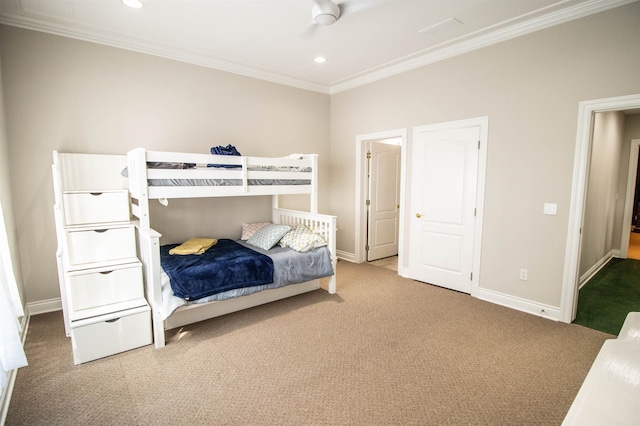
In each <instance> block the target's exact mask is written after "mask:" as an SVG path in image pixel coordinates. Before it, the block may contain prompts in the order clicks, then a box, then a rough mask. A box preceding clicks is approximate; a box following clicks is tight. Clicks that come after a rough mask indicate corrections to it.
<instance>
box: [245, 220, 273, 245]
mask: <svg viewBox="0 0 640 426" xmlns="http://www.w3.org/2000/svg"><path fill="white" fill-rule="evenodd" d="M270 223H271V222H256V223H243V224H242V237H240V239H241V240H244V241H246V240H248V239H249V238H251V237H253V236H254V235H255V234H256V232H258V231H259V230H261V229H262V228H264V227H265V226H266V225H268V224H270Z"/></svg>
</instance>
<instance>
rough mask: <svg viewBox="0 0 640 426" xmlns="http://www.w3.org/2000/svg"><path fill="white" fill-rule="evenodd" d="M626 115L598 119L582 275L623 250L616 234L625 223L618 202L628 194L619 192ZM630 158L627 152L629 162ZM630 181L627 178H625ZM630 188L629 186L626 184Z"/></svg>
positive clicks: (611, 114) (600, 115)
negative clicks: (613, 252) (615, 251)
mask: <svg viewBox="0 0 640 426" xmlns="http://www.w3.org/2000/svg"><path fill="white" fill-rule="evenodd" d="M624 123H625V114H624V113H623V112H606V113H597V114H595V117H594V124H593V138H592V139H593V140H592V145H591V162H590V166H589V179H588V183H587V199H586V204H585V211H584V220H583V225H582V244H581V250H580V270H579V275H580V276H582V275H583V274H584V273H585V272H587V271H588V270H589V269H590V268H592V267H593V266H595V265H596V264H598V263H599V262H600V261H601V260H603V259H604V258H605V256H606V255H607V254H609V253H610V252H611V251H612V250H619V249H620V240H621V239H620V230H621V227H619V226H618V227H617V229H618V232H617V233H616V232H614V229H615V228H616V222H620V221H621V220H622V216H621V215H619V214H618V213H619V212H620V211H621V210H622V211H624V205H623V206H622V209H619V208H618V201H619V199H620V198H621V197H622V199H624V192H622V193H618V190H619V189H620V187H619V182H620V179H619V177H620V173H619V172H620V170H619V168H620V166H621V162H622V158H623V155H624V154H623V151H624V150H625V148H626V151H628V150H629V147H628V144H625V143H624V140H623V135H624V127H625V126H624ZM628 158H629V155H628V153H627V161H628ZM624 180H625V182H626V175H625V178H624ZM625 187H626V185H625Z"/></svg>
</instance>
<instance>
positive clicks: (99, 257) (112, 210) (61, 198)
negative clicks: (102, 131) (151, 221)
mask: <svg viewBox="0 0 640 426" xmlns="http://www.w3.org/2000/svg"><path fill="white" fill-rule="evenodd" d="M126 163H127V159H126V156H124V155H123V156H120V155H97V154H70V153H64V154H63V153H58V152H55V151H54V153H53V182H54V192H55V206H54V212H55V220H56V233H57V237H58V251H57V261H58V278H59V282H60V293H61V299H62V306H63V314H64V324H65V331H66V334H67V336H69V337H71V344H72V349H73V362H74V364H81V363H84V362H87V361H92V360H95V359H98V358H102V357H105V356H109V355H113V354H116V353H119V352H124V351H127V350H130V349H134V348H137V347H140V346H144V345H148V344H150V343H151V342H152V335H151V315H150V308H149V305H148V303H147V301H146V299H145V297H144V287H143V277H142V264H141V263H140V261H139V260H138V258H137V256H136V238H135V230H134V225H133V224H132V223H131V220H130V212H129V192H128V190H127V189H126V188H127V182H126V180H125V179H124V178H122V177H121V176H120V171H121V170H122V169H123V168H124V167H125V166H126Z"/></svg>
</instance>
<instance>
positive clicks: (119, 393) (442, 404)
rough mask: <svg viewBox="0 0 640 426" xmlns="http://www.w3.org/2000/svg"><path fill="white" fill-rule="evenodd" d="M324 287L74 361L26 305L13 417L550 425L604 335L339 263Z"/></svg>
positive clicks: (45, 320)
mask: <svg viewBox="0 0 640 426" xmlns="http://www.w3.org/2000/svg"><path fill="white" fill-rule="evenodd" d="M338 272H339V275H338V276H339V278H338V292H339V295H329V294H328V293H326V292H325V291H323V290H318V291H315V292H312V293H308V294H304V295H301V296H297V297H294V298H290V299H288V300H284V301H279V302H274V303H271V304H269V305H264V306H260V307H257V308H254V309H250V310H246V311H243V312H239V313H235V314H230V315H227V316H225V317H221V318H217V319H213V320H209V321H206V322H202V323H198V324H194V325H191V326H188V327H185V328H184V329H182V330H177V331H174V332H168V333H167V334H168V338H169V344H168V345H167V347H166V348H164V349H161V350H156V349H154V348H153V347H152V346H148V347H144V348H140V349H136V350H133V351H129V352H126V353H123V354H118V355H114V356H111V357H108V358H105V359H102V360H97V361H93V362H90V363H87V364H83V365H80V366H74V365H73V363H72V356H71V344H70V341H69V339H67V338H66V337H65V336H64V330H63V324H62V315H61V313H51V314H44V315H39V316H35V317H33V318H32V319H31V324H30V328H29V333H28V336H27V341H26V352H27V357H28V360H29V366H28V367H26V368H22V369H20V370H19V372H18V375H17V380H16V385H15V389H14V392H13V398H12V402H11V406H10V408H9V413H8V418H7V424H8V425H115V424H117V425H195V424H201V425H205V424H206V425H278V424H284V425H326V424H332V425H390V424H394V425H407V424H421V425H422V424H438V425H442V424H452V425H453V424H455V425H460V424H475V425H477V424H481V425H515V424H518V425H526V424H539V425H559V424H560V423H561V422H562V419H563V418H564V416H565V414H566V412H567V410H568V409H569V406H570V405H571V403H572V401H573V399H574V397H575V395H576V393H577V392H578V389H579V387H580V385H581V383H582V381H583V380H584V377H585V376H586V374H587V371H588V370H589V368H590V366H591V364H592V362H593V360H594V359H595V356H596V354H597V353H598V351H599V349H600V347H601V345H602V343H603V342H604V340H605V339H607V338H612V337H613V336H610V335H608V334H604V333H601V332H598V331H594V330H590V329H587V328H584V327H581V326H578V325H570V324H563V323H557V322H553V321H549V320H545V319H542V318H539V317H536V316H532V315H528V314H525V313H521V312H517V311H514V310H511V309H507V308H503V307H500V306H497V305H494V304H490V303H486V302H482V301H480V300H478V299H474V298H472V297H470V296H468V295H464V294H461V293H457V292H453V291H449V290H445V289H441V288H438V287H434V286H430V285H427V284H422V283H418V282H415V281H411V280H407V279H403V278H401V277H398V276H397V275H396V274H395V273H394V272H393V271H389V270H386V269H383V268H377V267H375V266H372V265H367V264H362V265H354V264H351V263H348V262H344V261H341V262H339V264H338Z"/></svg>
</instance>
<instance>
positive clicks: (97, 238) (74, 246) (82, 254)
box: [65, 225, 136, 265]
mask: <svg viewBox="0 0 640 426" xmlns="http://www.w3.org/2000/svg"><path fill="white" fill-rule="evenodd" d="M65 232H66V238H67V252H66V254H67V260H68V262H69V264H70V265H82V264H86V263H94V262H106V261H112V260H120V259H129V258H132V257H136V236H135V231H134V228H133V225H125V226H120V227H105V228H99V229H86V228H85V229H81V230H69V229H67V230H66V231H65Z"/></svg>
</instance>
